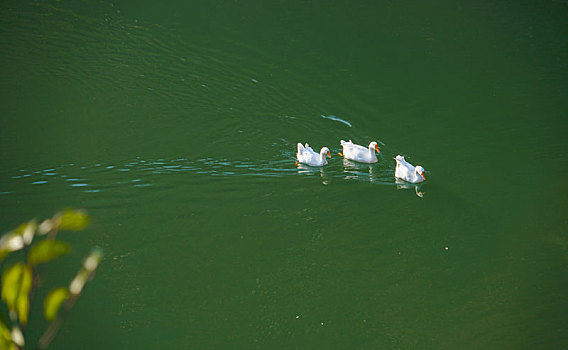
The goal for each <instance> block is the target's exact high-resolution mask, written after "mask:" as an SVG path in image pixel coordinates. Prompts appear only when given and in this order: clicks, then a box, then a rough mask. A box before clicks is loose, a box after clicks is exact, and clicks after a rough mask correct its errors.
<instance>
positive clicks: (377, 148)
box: [369, 141, 381, 153]
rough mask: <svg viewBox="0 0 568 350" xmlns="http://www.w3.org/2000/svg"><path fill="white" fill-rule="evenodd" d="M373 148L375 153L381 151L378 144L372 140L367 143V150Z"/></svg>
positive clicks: (370, 150) (371, 150)
mask: <svg viewBox="0 0 568 350" xmlns="http://www.w3.org/2000/svg"><path fill="white" fill-rule="evenodd" d="M373 150H375V151H377V153H381V151H380V150H379V145H378V144H377V143H376V142H375V141H373V142H371V143H370V144H369V152H371V153H372V152H373Z"/></svg>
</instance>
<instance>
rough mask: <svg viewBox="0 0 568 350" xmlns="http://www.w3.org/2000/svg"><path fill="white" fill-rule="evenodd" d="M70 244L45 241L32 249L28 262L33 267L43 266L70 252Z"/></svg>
mask: <svg viewBox="0 0 568 350" xmlns="http://www.w3.org/2000/svg"><path fill="white" fill-rule="evenodd" d="M69 249H70V247H69V244H67V243H65V242H61V241H53V240H49V239H46V240H43V241H40V242H38V243H36V244H34V246H33V247H32V248H31V249H30V252H29V253H28V262H29V263H30V264H32V265H36V264H43V263H46V262H48V261H51V260H53V259H55V258H58V257H60V256H61V255H63V254H66V253H67V252H68V251H69Z"/></svg>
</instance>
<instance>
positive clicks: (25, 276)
mask: <svg viewBox="0 0 568 350" xmlns="http://www.w3.org/2000/svg"><path fill="white" fill-rule="evenodd" d="M20 283H21V284H20V293H19V295H18V300H17V301H16V311H17V312H18V318H19V319H20V323H21V324H22V325H24V326H25V325H26V324H27V323H28V315H29V313H30V291H31V290H32V269H31V267H29V266H26V267H25V268H24V270H23V272H22V279H21V280H20Z"/></svg>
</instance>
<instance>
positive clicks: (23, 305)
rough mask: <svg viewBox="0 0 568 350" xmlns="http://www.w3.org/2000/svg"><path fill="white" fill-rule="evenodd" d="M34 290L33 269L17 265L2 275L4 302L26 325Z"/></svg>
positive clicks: (20, 264)
mask: <svg viewBox="0 0 568 350" xmlns="http://www.w3.org/2000/svg"><path fill="white" fill-rule="evenodd" d="M31 289H32V269H31V268H30V267H29V266H27V265H24V264H22V263H17V264H14V265H12V266H10V267H9V268H7V269H5V270H4V272H3V273H2V300H3V301H4V302H5V303H6V306H7V307H8V310H10V311H13V310H15V311H16V313H17V314H18V319H19V320H20V322H21V323H22V324H23V325H25V324H27V323H28V315H29V312H30V296H29V294H30V291H31Z"/></svg>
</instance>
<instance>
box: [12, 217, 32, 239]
mask: <svg viewBox="0 0 568 350" xmlns="http://www.w3.org/2000/svg"><path fill="white" fill-rule="evenodd" d="M36 230H37V222H36V221H35V220H31V221H29V222H26V223H23V224H21V225H20V226H18V228H17V229H15V230H14V231H13V232H14V233H17V234H19V235H20V236H22V238H23V239H24V243H25V244H26V245H29V244H30V243H31V242H32V239H33V238H34V235H35V232H36Z"/></svg>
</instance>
